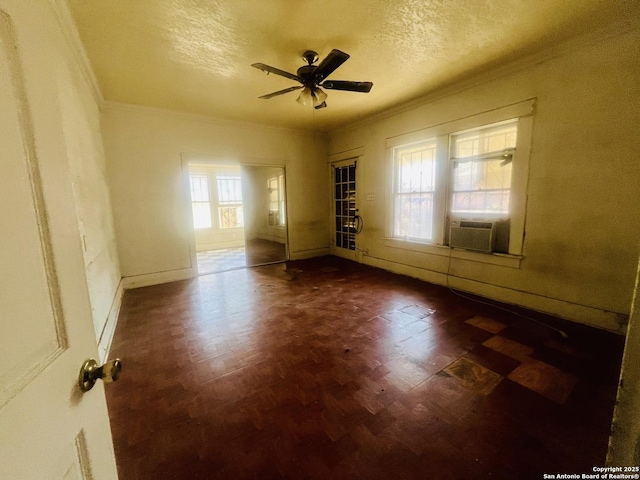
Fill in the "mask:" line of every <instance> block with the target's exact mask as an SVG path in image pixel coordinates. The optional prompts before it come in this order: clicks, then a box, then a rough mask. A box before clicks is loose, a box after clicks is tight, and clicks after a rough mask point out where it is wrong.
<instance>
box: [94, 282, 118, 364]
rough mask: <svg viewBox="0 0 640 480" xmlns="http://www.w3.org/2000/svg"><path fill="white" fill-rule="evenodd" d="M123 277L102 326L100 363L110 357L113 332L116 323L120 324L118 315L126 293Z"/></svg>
mask: <svg viewBox="0 0 640 480" xmlns="http://www.w3.org/2000/svg"><path fill="white" fill-rule="evenodd" d="M123 283H124V282H123V279H122V278H121V279H120V281H119V282H118V288H116V293H115V295H114V296H113V301H112V302H111V308H110V309H109V315H108V316H107V321H106V322H105V324H104V327H103V328H102V333H101V334H100V340H99V341H98V356H99V358H100V362H99V363H100V364H103V363H104V362H105V361H106V360H107V358H108V357H109V351H110V350H111V342H112V341H113V334H114V333H115V331H116V325H117V324H118V317H119V314H120V307H121V306H122V296H123V295H124V287H123Z"/></svg>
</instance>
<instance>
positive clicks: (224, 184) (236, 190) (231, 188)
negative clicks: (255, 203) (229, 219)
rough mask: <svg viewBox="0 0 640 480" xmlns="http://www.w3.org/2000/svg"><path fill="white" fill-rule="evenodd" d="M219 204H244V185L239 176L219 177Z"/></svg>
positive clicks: (217, 178)
mask: <svg viewBox="0 0 640 480" xmlns="http://www.w3.org/2000/svg"><path fill="white" fill-rule="evenodd" d="M216 181H217V183H218V203H227V204H228V203H242V183H241V181H240V176H239V175H218V176H216Z"/></svg>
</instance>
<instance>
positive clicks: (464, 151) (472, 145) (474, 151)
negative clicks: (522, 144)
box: [453, 122, 518, 158]
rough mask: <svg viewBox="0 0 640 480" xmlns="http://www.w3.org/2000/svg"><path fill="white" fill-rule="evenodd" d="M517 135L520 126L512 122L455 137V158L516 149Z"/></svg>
mask: <svg viewBox="0 0 640 480" xmlns="http://www.w3.org/2000/svg"><path fill="white" fill-rule="evenodd" d="M517 134H518V124H517V122H511V123H508V124H506V125H505V124H503V125H494V126H488V127H484V128H479V129H477V130H474V131H472V132H466V133H460V134H458V135H454V137H453V138H454V141H453V148H454V152H453V156H454V157H456V158H464V157H470V156H472V155H481V154H484V153H491V152H498V151H500V150H504V149H506V148H515V146H516V137H517Z"/></svg>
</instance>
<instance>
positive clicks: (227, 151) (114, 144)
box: [102, 104, 329, 278]
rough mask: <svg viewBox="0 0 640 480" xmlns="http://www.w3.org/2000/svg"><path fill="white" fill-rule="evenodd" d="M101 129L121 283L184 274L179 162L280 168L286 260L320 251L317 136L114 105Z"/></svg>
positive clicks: (324, 204)
mask: <svg viewBox="0 0 640 480" xmlns="http://www.w3.org/2000/svg"><path fill="white" fill-rule="evenodd" d="M102 125H103V138H104V144H105V151H106V155H107V160H108V177H109V183H110V185H111V195H112V203H113V211H114V219H115V227H116V233H117V238H118V252H119V258H120V264H121V268H122V275H123V276H125V277H134V276H139V275H149V274H158V273H160V272H177V271H185V270H186V269H190V268H191V259H192V257H191V252H190V248H191V247H190V244H191V238H192V226H191V220H190V214H189V210H188V209H189V208H190V207H189V203H188V191H187V190H186V188H185V182H184V171H183V164H182V162H181V156H182V154H197V155H198V157H199V158H202V159H213V160H217V161H224V162H225V163H226V162H227V161H229V162H232V163H235V162H240V163H249V164H262V165H284V166H285V167H286V170H287V195H288V206H289V214H288V215H289V222H290V224H289V232H290V234H289V249H290V252H291V256H292V258H301V257H304V256H309V255H314V254H317V253H318V252H323V251H326V248H327V246H328V228H329V227H328V218H327V215H326V212H327V209H328V205H329V197H328V195H329V191H328V183H327V182H328V176H327V172H326V169H325V165H324V160H325V158H326V138H325V137H324V136H323V135H320V134H310V133H299V132H294V131H290V130H283V129H277V128H268V127H260V126H255V125H249V124H240V123H233V122H222V121H214V120H211V119H206V118H203V117H195V116H190V115H182V114H176V113H171V112H167V111H160V110H150V109H144V108H136V107H130V106H123V105H118V104H110V105H107V106H106V107H105V108H104V111H103V116H102ZM169 278H172V277H171V275H169Z"/></svg>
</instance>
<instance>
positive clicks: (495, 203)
mask: <svg viewBox="0 0 640 480" xmlns="http://www.w3.org/2000/svg"><path fill="white" fill-rule="evenodd" d="M534 106H535V99H531V100H526V101H523V102H520V103H516V104H513V105H509V106H507V107H502V108H498V109H495V110H491V111H487V112H484V113H480V114H477V115H475V116H467V117H463V118H461V119H459V120H453V121H451V122H446V123H441V124H438V125H436V126H433V127H429V128H426V129H423V130H419V131H415V132H411V133H407V134H403V135H399V136H397V137H393V138H388V139H387V141H386V145H387V148H388V152H389V160H390V164H391V165H392V174H393V176H392V181H391V200H390V213H391V219H390V222H389V233H390V238H389V239H388V242H387V244H388V245H389V246H392V247H400V248H408V249H415V250H417V251H425V252H432V253H442V250H438V248H437V246H438V245H448V233H449V229H450V226H451V222H452V221H457V220H463V221H464V220H471V221H482V222H485V223H491V225H493V227H494V233H495V237H494V240H495V245H494V247H495V249H494V251H496V252H500V253H509V254H512V255H516V256H518V255H520V254H521V253H522V246H523V239H524V221H525V209H526V188H527V172H528V161H529V148H530V138H531V128H532V125H533V115H532V114H533V108H534ZM399 242H402V243H399ZM430 245H433V246H434V247H433V248H432V247H431V246H430Z"/></svg>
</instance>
